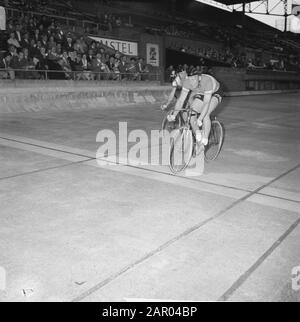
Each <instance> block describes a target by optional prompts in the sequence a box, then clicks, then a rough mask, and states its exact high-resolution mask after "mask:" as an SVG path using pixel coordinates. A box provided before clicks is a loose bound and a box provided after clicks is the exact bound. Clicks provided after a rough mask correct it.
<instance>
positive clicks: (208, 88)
mask: <svg viewBox="0 0 300 322" xmlns="http://www.w3.org/2000/svg"><path fill="white" fill-rule="evenodd" d="M182 83H183V84H182V87H184V88H186V89H189V90H192V92H193V94H194V95H195V94H202V95H204V94H214V93H216V92H217V91H218V90H219V89H220V83H219V82H218V81H217V80H216V79H215V78H214V77H212V76H211V75H207V74H202V75H201V76H200V81H199V85H198V86H197V87H196V88H193V85H192V83H191V81H190V79H189V78H188V77H187V78H186V79H185V80H184V81H183V82H182Z"/></svg>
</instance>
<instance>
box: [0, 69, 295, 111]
mask: <svg viewBox="0 0 300 322" xmlns="http://www.w3.org/2000/svg"><path fill="white" fill-rule="evenodd" d="M244 76H245V75H244ZM244 76H243V74H240V75H239V78H240V79H239V80H238V79H236V80H231V81H232V83H231V84H232V86H231V87H230V86H229V89H230V90H228V87H227V88H225V95H226V96H241V95H257V94H271V93H286V92H295V91H297V90H296V89H280V90H274V89H273V90H258V91H253V90H252V91H245V90H244V89H243V90H242V89H241V87H243V86H244V85H243V84H245V82H244V80H245V79H244V78H245V77H244ZM223 77H225V76H224V75H223ZM226 77H229V76H226ZM223 81H224V78H223ZM297 81H298V79H297ZM298 84H299V86H298V87H297V88H298V91H299V90H300V83H298ZM237 87H239V89H237V90H234V88H237ZM170 90H171V87H170V85H169V84H167V85H164V86H161V85H159V84H158V83H156V82H132V83H130V82H126V83H116V82H109V81H107V82H105V81H100V82H87V81H85V82H84V81H83V82H81V81H78V82H74V81H51V80H49V81H30V80H23V81H22V80H16V81H0V115H1V114H2V115H3V114H4V113H16V112H38V111H66V110H70V111H76V110H84V109H94V108H96V109H97V108H99V109H102V108H113V107H122V106H134V105H137V106H140V105H143V104H147V105H149V104H162V103H164V102H166V99H167V97H168V95H169V93H170Z"/></svg>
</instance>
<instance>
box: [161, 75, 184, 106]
mask: <svg viewBox="0 0 300 322" xmlns="http://www.w3.org/2000/svg"><path fill="white" fill-rule="evenodd" d="M187 76H188V75H187V72H186V71H185V70H182V69H180V70H179V72H177V75H176V77H175V78H174V80H173V81H172V91H171V93H170V95H169V97H168V100H167V102H166V103H164V104H163V105H162V106H161V109H162V110H163V111H164V110H166V109H167V108H168V107H169V106H170V104H171V103H172V101H173V99H174V98H175V99H176V100H177V99H178V97H179V96H180V93H181V90H182V84H183V81H184V80H185V79H186V78H187Z"/></svg>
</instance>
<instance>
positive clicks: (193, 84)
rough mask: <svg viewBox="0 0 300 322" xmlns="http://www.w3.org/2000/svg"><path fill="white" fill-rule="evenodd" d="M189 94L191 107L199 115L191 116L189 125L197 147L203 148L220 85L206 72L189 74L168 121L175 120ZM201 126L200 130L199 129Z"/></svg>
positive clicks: (218, 98) (220, 94) (217, 100)
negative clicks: (194, 134) (194, 135)
mask: <svg viewBox="0 0 300 322" xmlns="http://www.w3.org/2000/svg"><path fill="white" fill-rule="evenodd" d="M189 94H190V97H189V102H190V104H191V108H192V109H193V110H194V111H195V112H197V113H198V115H199V116H198V118H197V116H193V117H192V119H191V125H192V128H193V131H194V133H196V141H197V143H198V144H197V145H198V148H199V149H200V150H204V149H205V146H207V144H208V138H209V134H210V130H211V118H210V115H211V113H212V112H213V111H214V110H215V109H216V107H217V106H218V105H219V104H220V103H221V101H222V91H221V86H220V83H219V82H218V81H217V80H216V79H215V78H214V77H213V76H211V75H207V74H201V75H199V74H196V75H191V76H188V77H186V78H185V79H183V81H182V90H181V94H180V97H179V98H178V99H177V102H176V105H175V109H174V111H173V113H171V114H170V115H169V116H168V121H169V122H172V121H175V119H176V116H177V114H178V112H179V111H180V110H181V109H182V108H183V105H184V102H185V100H186V98H187V96H188V95H189ZM201 126H202V131H200V130H199V127H201Z"/></svg>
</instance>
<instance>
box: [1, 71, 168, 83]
mask: <svg viewBox="0 0 300 322" xmlns="http://www.w3.org/2000/svg"><path fill="white" fill-rule="evenodd" d="M0 79H10V80H14V79H40V80H75V81H77V80H78V81H79V80H86V81H99V80H106V81H107V80H112V81H126V80H129V81H141V82H143V81H156V82H157V81H161V80H162V74H161V73H160V72H155V73H152V72H149V73H113V72H112V73H107V72H95V71H90V70H83V71H62V70H39V69H14V68H6V69H0Z"/></svg>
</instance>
